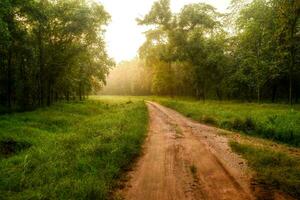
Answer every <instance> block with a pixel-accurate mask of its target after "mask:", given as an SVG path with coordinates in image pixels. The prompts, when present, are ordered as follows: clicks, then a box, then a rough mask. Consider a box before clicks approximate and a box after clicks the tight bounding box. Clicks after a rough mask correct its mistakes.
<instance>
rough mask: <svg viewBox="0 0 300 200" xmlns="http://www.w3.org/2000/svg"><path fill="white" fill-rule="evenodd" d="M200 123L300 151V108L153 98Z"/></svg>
mask: <svg viewBox="0 0 300 200" xmlns="http://www.w3.org/2000/svg"><path fill="white" fill-rule="evenodd" d="M152 99H153V100H155V101H157V102H159V103H161V104H163V105H165V106H167V107H170V108H172V109H175V110H177V111H178V112H180V113H182V114H184V115H185V116H187V117H190V118H192V119H194V120H196V121H199V122H202V123H206V124H210V125H214V126H217V127H220V128H223V129H227V130H234V131H240V132H243V133H246V134H248V135H252V136H258V137H262V138H267V139H270V140H274V141H277V142H281V143H285V144H289V145H292V146H296V147H300V106H299V105H297V106H294V107H292V108H291V107H290V106H288V105H281V104H255V103H237V102H220V101H206V102H203V101H196V100H193V99H171V98H161V97H153V98H152Z"/></svg>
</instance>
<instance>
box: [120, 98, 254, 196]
mask: <svg viewBox="0 0 300 200" xmlns="http://www.w3.org/2000/svg"><path fill="white" fill-rule="evenodd" d="M147 106H148V109H149V113H150V125H149V133H148V137H147V139H146V142H145V145H144V153H143V155H142V156H141V158H140V159H139V160H138V162H137V164H136V166H135V167H134V169H133V171H132V172H130V175H129V176H130V179H129V181H128V183H127V184H126V186H125V188H124V190H123V191H122V193H123V196H124V197H125V199H129V200H177V199H178V200H184V199H212V200H219V199H224V200H225V199H228V200H237V199H243V200H246V199H254V198H253V196H252V195H251V192H250V189H249V182H250V181H249V177H248V176H247V175H246V173H245V171H246V170H245V169H246V165H245V164H244V163H245V161H244V160H242V159H241V158H240V157H239V156H237V155H236V154H234V153H232V152H231V150H230V147H229V146H228V141H227V139H226V138H225V137H222V136H220V135H218V134H217V131H218V129H216V128H213V127H209V126H205V125H201V124H199V123H196V122H193V121H191V120H189V119H187V118H186V117H184V116H182V115H180V114H179V113H177V112H175V111H173V110H171V109H168V108H166V107H163V106H161V105H159V104H156V103H153V102H148V103H147Z"/></svg>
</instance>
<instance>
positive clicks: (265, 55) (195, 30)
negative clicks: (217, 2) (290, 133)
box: [138, 0, 300, 103]
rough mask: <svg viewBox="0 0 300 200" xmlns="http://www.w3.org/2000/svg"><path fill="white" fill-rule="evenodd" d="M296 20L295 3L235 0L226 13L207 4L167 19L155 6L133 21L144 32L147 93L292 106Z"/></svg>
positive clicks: (299, 90) (167, 12)
mask: <svg viewBox="0 0 300 200" xmlns="http://www.w3.org/2000/svg"><path fill="white" fill-rule="evenodd" d="M299 16H300V5H299V1H296V0H293V1H290V0H280V1H277V0H271V1H267V0H252V1H248V0H235V1H232V4H231V10H230V13H228V14H221V13H218V12H217V11H216V9H215V8H214V7H212V6H211V5H208V4H204V3H195V4H188V5H186V6H184V7H183V8H182V10H181V11H180V12H179V13H172V12H171V9H170V2H169V1H168V0H158V1H157V2H155V3H154V4H153V7H152V9H151V10H150V11H149V13H148V14H146V15H145V16H144V17H143V18H141V19H138V23H139V24H140V25H144V26H148V27H149V29H148V31H146V33H145V36H146V38H147V40H146V42H145V43H144V44H143V45H142V46H141V48H140V58H141V59H142V60H143V61H144V62H145V66H146V67H149V68H150V69H152V73H151V74H152V75H151V76H149V77H148V79H149V80H150V82H152V91H151V92H152V94H157V95H189V96H194V97H197V98H202V99H207V98H210V99H219V100H222V99H242V100H247V101H253V100H255V99H256V100H257V102H260V101H261V100H264V99H266V100H272V101H273V102H274V101H275V100H276V99H280V100H281V101H282V100H283V99H288V101H289V102H290V103H293V102H297V101H298V100H299V96H300V82H299V80H300V68H299V66H300V64H299V62H300V53H299V48H300V43H299V41H300V38H299V37H300V26H299V24H300V18H299ZM187 66H188V67H187ZM287 97H288V98H287Z"/></svg>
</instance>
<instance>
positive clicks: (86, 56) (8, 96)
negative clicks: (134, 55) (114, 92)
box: [0, 0, 113, 110]
mask: <svg viewBox="0 0 300 200" xmlns="http://www.w3.org/2000/svg"><path fill="white" fill-rule="evenodd" d="M0 7H1V9H0V27H1V29H0V30H1V35H0V105H3V106H6V107H7V108H8V109H15V108H16V109H21V110H27V109H32V108H35V107H38V106H44V105H50V104H52V103H53V102H55V101H58V100H60V99H71V98H75V97H79V99H82V98H83V97H84V96H86V95H87V94H88V93H89V92H90V91H91V89H92V87H93V85H92V83H95V81H93V80H97V81H96V82H98V83H100V84H101V83H104V82H105V77H106V75H107V74H108V70H109V68H110V66H112V65H113V62H112V60H111V59H110V58H109V57H108V55H107V54H106V51H105V43H104V40H103V32H104V29H103V26H104V25H106V24H107V23H108V21H109V19H110V16H109V14H108V13H107V12H106V11H105V10H104V8H103V6H102V5H100V4H98V3H94V2H93V1H86V0H58V1H56V0H55V1H54V0H40V1H34V0H28V1H15V0H5V1H1V6H0Z"/></svg>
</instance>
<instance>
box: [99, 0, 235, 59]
mask: <svg viewBox="0 0 300 200" xmlns="http://www.w3.org/2000/svg"><path fill="white" fill-rule="evenodd" d="M98 1H99V2H101V3H102V4H103V5H104V7H105V10H106V11H108V12H109V13H110V15H111V16H112V21H111V23H110V24H109V26H108V27H107V32H106V34H105V38H106V43H107V50H108V53H109V55H110V56H111V57H113V58H114V59H115V61H117V62H120V61H122V60H130V59H132V58H134V57H135V56H136V55H137V54H138V49H139V47H140V46H141V45H142V44H143V42H144V41H145V37H144V35H143V32H144V31H145V30H146V29H145V27H144V28H143V27H140V26H138V25H137V23H136V18H137V17H142V16H144V15H145V14H146V13H148V12H149V10H150V9H151V6H152V4H153V2H155V0H98ZM230 1H231V0H171V7H172V11H174V12H178V11H180V9H181V8H182V7H183V6H184V5H186V4H188V3H199V2H205V3H208V4H211V5H213V6H214V7H216V8H217V9H218V10H219V11H225V10H226V8H227V7H228V6H229V3H230Z"/></svg>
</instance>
